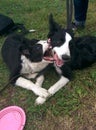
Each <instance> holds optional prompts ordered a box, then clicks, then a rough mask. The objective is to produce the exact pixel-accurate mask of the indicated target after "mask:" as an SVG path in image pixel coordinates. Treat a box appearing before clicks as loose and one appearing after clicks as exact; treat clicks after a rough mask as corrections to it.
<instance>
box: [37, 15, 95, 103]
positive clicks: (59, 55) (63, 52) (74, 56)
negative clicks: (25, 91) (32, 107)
mask: <svg viewBox="0 0 96 130" xmlns="http://www.w3.org/2000/svg"><path fill="white" fill-rule="evenodd" d="M49 25H50V31H49V34H48V38H49V40H48V41H49V43H50V44H51V45H52V49H53V61H54V66H55V69H56V71H57V73H58V74H59V75H60V79H59V81H57V82H56V83H55V84H54V85H53V86H51V87H50V88H49V90H48V93H49V95H48V96H51V95H54V94H55V93H56V92H57V91H58V90H60V89H61V88H62V87H64V86H65V85H66V84H67V83H68V82H69V81H70V79H71V78H72V71H73V70H76V69H83V68H85V67H88V66H90V65H92V64H93V63H95V62H96V37H93V36H83V37H76V38H75V37H73V34H72V33H71V31H69V30H65V29H63V28H61V26H60V25H59V24H57V23H56V22H55V21H54V19H53V17H52V15H50V18H49ZM47 59H48V58H47V57H46V60H47ZM48 96H47V97H46V98H42V97H38V98H37V100H36V102H37V104H43V103H44V102H45V101H46V99H47V98H48Z"/></svg>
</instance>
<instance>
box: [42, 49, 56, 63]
mask: <svg viewBox="0 0 96 130" xmlns="http://www.w3.org/2000/svg"><path fill="white" fill-rule="evenodd" d="M43 59H44V60H47V61H54V58H53V54H52V49H51V48H48V50H47V51H46V52H45V53H44V57H43Z"/></svg>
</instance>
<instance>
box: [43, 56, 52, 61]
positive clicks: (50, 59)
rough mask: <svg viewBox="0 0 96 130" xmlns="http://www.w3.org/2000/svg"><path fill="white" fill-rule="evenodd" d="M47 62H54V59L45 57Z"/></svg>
mask: <svg viewBox="0 0 96 130" xmlns="http://www.w3.org/2000/svg"><path fill="white" fill-rule="evenodd" d="M44 59H45V60H48V61H54V59H53V57H44Z"/></svg>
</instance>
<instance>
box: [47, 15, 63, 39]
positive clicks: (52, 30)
mask: <svg viewBox="0 0 96 130" xmlns="http://www.w3.org/2000/svg"><path fill="white" fill-rule="evenodd" d="M60 29H61V26H60V25H59V24H58V23H56V22H55V21H54V19H53V15H52V14H50V15H49V33H48V38H51V36H53V35H54V33H55V32H56V31H58V30H60Z"/></svg>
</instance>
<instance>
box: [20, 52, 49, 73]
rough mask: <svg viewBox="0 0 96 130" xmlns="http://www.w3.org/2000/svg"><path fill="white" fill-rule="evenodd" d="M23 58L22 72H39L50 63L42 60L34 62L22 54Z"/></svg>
mask: <svg viewBox="0 0 96 130" xmlns="http://www.w3.org/2000/svg"><path fill="white" fill-rule="evenodd" d="M21 60H22V69H21V73H22V74H29V73H31V74H34V73H38V72H40V71H41V70H42V69H44V68H45V67H46V66H47V65H48V63H43V62H42V61H41V62H37V63H33V62H31V61H30V60H29V59H27V58H26V57H25V56H23V55H22V56H21Z"/></svg>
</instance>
